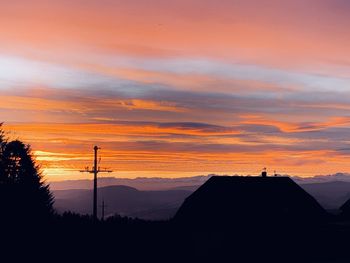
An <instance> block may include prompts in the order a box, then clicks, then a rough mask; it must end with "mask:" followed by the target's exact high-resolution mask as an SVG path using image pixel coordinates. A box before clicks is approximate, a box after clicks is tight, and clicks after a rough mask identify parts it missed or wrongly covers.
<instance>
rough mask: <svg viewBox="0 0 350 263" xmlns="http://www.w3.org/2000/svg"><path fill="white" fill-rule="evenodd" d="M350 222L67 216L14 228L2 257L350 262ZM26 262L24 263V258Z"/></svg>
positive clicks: (6, 237)
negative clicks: (212, 225)
mask: <svg viewBox="0 0 350 263" xmlns="http://www.w3.org/2000/svg"><path fill="white" fill-rule="evenodd" d="M349 236H350V224H349V222H344V221H343V222H329V223H324V224H320V225H305V226H303V227H301V226H300V225H299V226H293V225H291V224H286V225H280V226H279V227H277V228H274V226H273V225H272V224H271V225H263V224H261V223H259V221H257V222H256V224H254V225H248V224H247V225H232V226H231V227H229V228H225V229H223V228H221V227H219V226H218V229H205V228H202V229H192V228H189V227H188V226H184V225H181V224H176V223H175V222H172V221H167V222H147V221H139V220H131V219H126V218H114V219H112V218H111V219H109V220H107V221H105V222H98V223H96V224H93V222H92V220H91V218H87V217H80V216H74V215H65V216H64V217H60V218H56V219H55V220H53V221H52V222H51V223H47V224H40V225H35V224H31V225H26V224H22V225H20V226H17V227H16V226H12V228H11V229H5V231H3V234H2V239H1V242H4V241H6V242H4V243H5V244H2V255H3V257H5V255H7V254H9V255H10V256H11V258H13V259H14V258H17V257H23V256H25V257H26V259H27V260H29V259H30V258H41V259H43V258H45V259H46V260H47V261H46V262H51V259H55V260H60V261H61V262H66V261H67V260H68V261H69V262H72V260H78V261H77V262H84V261H88V262H91V260H97V262H104V261H106V262H158V261H162V262H257V260H259V261H261V262H338V261H339V262H349V260H350V255H349V252H348V244H349V243H348V240H349ZM22 262H23V261H22Z"/></svg>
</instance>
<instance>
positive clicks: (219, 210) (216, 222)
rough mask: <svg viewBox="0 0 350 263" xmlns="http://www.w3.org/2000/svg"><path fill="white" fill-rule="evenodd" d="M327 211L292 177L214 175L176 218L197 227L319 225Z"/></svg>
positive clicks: (189, 199)
mask: <svg viewBox="0 0 350 263" xmlns="http://www.w3.org/2000/svg"><path fill="white" fill-rule="evenodd" d="M326 216H327V212H326V211H325V210H324V209H323V208H322V207H321V206H320V205H319V203H318V202H317V201H316V200H315V199H314V198H313V197H312V196H311V195H310V194H308V193H307V192H306V191H305V190H303V189H302V188H301V187H300V186H299V185H297V184H296V183H295V182H294V181H293V180H292V179H290V178H289V177H243V176H213V177H211V178H210V179H209V180H208V181H207V182H206V183H205V184H203V185H202V186H201V187H200V188H199V189H198V190H197V191H195V192H194V193H193V194H192V195H191V196H189V197H188V198H187V199H186V200H185V201H184V203H183V204H182V206H181V207H180V208H179V210H178V212H177V214H176V215H175V217H174V221H175V222H176V223H181V224H184V225H189V226H196V227H198V226H199V227H211V226H212V227H216V228H220V227H225V228H227V226H233V225H234V226H241V225H257V226H261V225H262V224H264V225H276V224H286V223H288V222H293V224H298V223H301V224H303V223H307V222H312V223H315V222H317V221H321V220H323V219H325V217H326Z"/></svg>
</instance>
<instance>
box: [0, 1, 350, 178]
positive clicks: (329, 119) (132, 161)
mask: <svg viewBox="0 0 350 263" xmlns="http://www.w3.org/2000/svg"><path fill="white" fill-rule="evenodd" d="M349 11H350V4H349V1H344V0H307V1H305V0H304V1H301V0H295V1H287V0H286V1H277V0H269V1H260V0H248V1H247V0H234V1H226V0H222V1H208V0H204V1H203V0H202V1H197V0H191V1H189V0H188V1H182V0H179V1H171V2H169V1H159V0H154V1H146V0H140V1H134V0H130V1H111V0H88V1H82V0H74V1H68V0H61V1H44V0H30V1H19V0H12V1H6V3H1V8H0V96H1V103H0V121H1V122H2V121H3V122H4V123H5V124H4V129H5V130H6V131H7V132H8V136H9V137H10V138H20V139H21V140H23V141H25V142H26V143H30V144H31V146H32V149H33V152H34V154H35V156H36V160H37V161H38V163H40V164H41V166H42V169H43V171H44V174H45V175H46V179H47V180H48V181H57V180H65V179H80V178H87V177H88V176H90V175H89V174H81V173H79V170H80V169H83V168H84V167H86V166H91V165H92V148H93V146H94V145H99V146H100V147H101V148H102V150H101V154H102V160H101V166H102V167H107V168H110V169H112V170H114V171H115V172H114V173H113V174H112V176H118V177H131V178H133V177H142V176H145V177H153V176H157V177H184V176H190V175H203V174H209V173H217V174H258V173H260V171H261V169H262V168H263V167H268V169H269V171H270V172H272V171H273V170H276V171H277V172H278V173H281V174H290V175H299V176H311V175H317V174H330V173H336V172H350V56H349V54H350V34H349V31H350V16H349ZM106 176H111V175H110V174H108V175H106Z"/></svg>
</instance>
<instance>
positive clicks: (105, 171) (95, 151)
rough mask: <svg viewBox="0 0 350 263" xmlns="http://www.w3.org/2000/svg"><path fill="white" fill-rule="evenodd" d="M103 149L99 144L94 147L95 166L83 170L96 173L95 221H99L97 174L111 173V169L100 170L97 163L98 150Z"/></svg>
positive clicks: (93, 213) (94, 194)
mask: <svg viewBox="0 0 350 263" xmlns="http://www.w3.org/2000/svg"><path fill="white" fill-rule="evenodd" d="M99 149H101V148H99V147H98V146H95V147H94V167H93V169H92V170H89V167H86V168H85V170H81V171H80V172H82V173H93V174H94V193H93V209H92V211H93V212H92V216H93V219H94V221H95V222H96V221H97V175H98V174H99V173H111V172H112V171H111V170H107V169H104V170H100V167H98V164H97V158H98V150H99Z"/></svg>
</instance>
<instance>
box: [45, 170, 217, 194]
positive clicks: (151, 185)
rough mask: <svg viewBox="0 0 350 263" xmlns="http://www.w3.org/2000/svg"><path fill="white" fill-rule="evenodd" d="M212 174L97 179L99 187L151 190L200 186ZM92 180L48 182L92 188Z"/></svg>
mask: <svg viewBox="0 0 350 263" xmlns="http://www.w3.org/2000/svg"><path fill="white" fill-rule="evenodd" d="M211 176H213V175H212V174H209V175H200V176H193V177H183V178H158V177H150V178H143V177H138V178H134V179H129V178H116V177H100V178H99V179H98V185H99V187H105V186H112V185H125V186H130V187H134V188H136V189H138V190H144V191H152V190H169V189H173V188H176V187H187V186H188V187H193V186H200V185H202V184H203V183H204V182H206V181H207V180H208V179H209V178H210V177H211ZM92 186H93V183H92V180H87V179H86V180H66V181H57V182H56V181H54V182H50V188H51V189H52V190H54V191H55V190H69V189H92Z"/></svg>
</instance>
